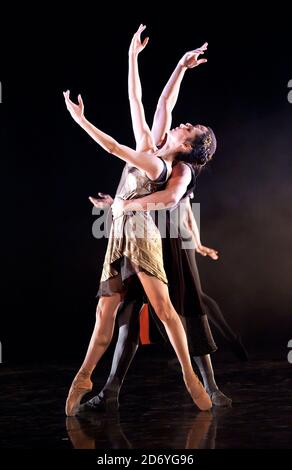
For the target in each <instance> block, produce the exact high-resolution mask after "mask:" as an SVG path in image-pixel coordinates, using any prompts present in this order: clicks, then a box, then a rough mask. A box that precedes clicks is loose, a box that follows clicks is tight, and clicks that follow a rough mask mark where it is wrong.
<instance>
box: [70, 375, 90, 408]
mask: <svg viewBox="0 0 292 470" xmlns="http://www.w3.org/2000/svg"><path fill="white" fill-rule="evenodd" d="M91 390H92V382H91V380H90V378H89V377H88V376H85V375H83V374H81V373H80V374H78V375H77V376H76V377H75V379H74V380H73V382H72V385H71V387H70V390H69V393H68V397H67V400H66V407H65V413H66V415H67V416H75V415H76V413H77V411H78V408H79V405H80V401H81V400H82V398H83V396H84V395H85V394H86V393H88V392H91Z"/></svg>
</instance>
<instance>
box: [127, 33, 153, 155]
mask: <svg viewBox="0 0 292 470" xmlns="http://www.w3.org/2000/svg"><path fill="white" fill-rule="evenodd" d="M145 28H146V26H144V25H142V24H141V25H140V26H139V28H138V30H137V31H136V33H135V34H134V36H133V38H132V41H131V44H130V47H129V73H128V94H129V103H130V110H131V118H132V126H133V131H134V136H135V140H136V150H137V151H147V150H153V149H154V148H155V143H154V140H153V137H152V134H151V131H150V129H149V126H148V124H147V122H146V119H145V112H144V107H143V103H142V87H141V81H140V76H139V68H138V56H139V54H140V52H141V51H142V50H143V49H144V48H145V47H146V45H147V43H148V40H149V38H148V37H146V38H145V39H144V40H143V42H141V34H142V32H143V31H144V30H145Z"/></svg>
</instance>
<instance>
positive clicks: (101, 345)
mask: <svg viewBox="0 0 292 470" xmlns="http://www.w3.org/2000/svg"><path fill="white" fill-rule="evenodd" d="M120 300H121V298H120V294H113V295H112V296H111V297H100V299H99V302H98V305H97V309H96V321H95V326H94V330H93V333H92V336H91V339H90V342H89V346H88V349H87V353H86V356H85V359H84V361H83V363H82V365H81V367H80V369H79V371H78V372H77V374H76V376H75V378H74V380H73V382H72V385H71V388H70V390H69V394H68V397H67V401H66V408H65V411H66V415H67V416H74V415H75V414H76V411H77V409H78V407H79V403H80V400H81V399H82V397H83V395H85V393H87V392H89V391H91V389H92V382H91V380H90V376H91V374H92V372H93V370H94V368H95V366H96V364H97V362H98V361H99V360H100V358H101V357H102V355H103V354H104V352H105V351H106V349H107V348H108V346H109V344H110V342H111V339H112V335H113V330H114V322H115V316H116V312H117V307H118V305H119V303H120Z"/></svg>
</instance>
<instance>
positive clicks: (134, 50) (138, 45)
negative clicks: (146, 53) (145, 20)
mask: <svg viewBox="0 0 292 470" xmlns="http://www.w3.org/2000/svg"><path fill="white" fill-rule="evenodd" d="M145 28H146V26H145V25H143V24H140V26H139V28H138V29H137V31H136V33H135V34H134V36H133V37H132V41H131V44H130V48H129V54H136V55H138V54H139V53H140V52H141V51H143V49H144V48H145V47H146V46H147V44H148V41H149V37H146V38H145V39H144V41H143V42H141V34H142V33H143V31H144V29H145Z"/></svg>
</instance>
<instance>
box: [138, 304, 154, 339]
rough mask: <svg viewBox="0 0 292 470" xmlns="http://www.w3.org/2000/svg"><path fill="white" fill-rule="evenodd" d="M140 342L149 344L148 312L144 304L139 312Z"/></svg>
mask: <svg viewBox="0 0 292 470" xmlns="http://www.w3.org/2000/svg"><path fill="white" fill-rule="evenodd" d="M140 342H141V344H151V341H150V337H149V312H148V305H147V304H144V305H143V307H142V310H141V313H140Z"/></svg>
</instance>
